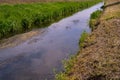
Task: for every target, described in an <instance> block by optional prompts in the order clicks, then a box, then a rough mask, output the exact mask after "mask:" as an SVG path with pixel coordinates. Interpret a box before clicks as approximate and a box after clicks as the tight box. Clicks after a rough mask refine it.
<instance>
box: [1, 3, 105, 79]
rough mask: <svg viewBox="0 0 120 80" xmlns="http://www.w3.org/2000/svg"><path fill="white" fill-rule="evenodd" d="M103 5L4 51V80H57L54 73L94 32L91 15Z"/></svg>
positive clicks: (53, 26)
mask: <svg viewBox="0 0 120 80" xmlns="http://www.w3.org/2000/svg"><path fill="white" fill-rule="evenodd" d="M102 5H103V3H100V4H97V5H95V6H93V7H91V8H89V9H86V10H83V11H80V12H78V13H76V14H74V15H72V16H70V17H68V18H65V19H62V20H61V21H59V22H58V23H54V24H52V25H51V26H49V27H48V29H47V31H45V32H44V33H42V34H40V35H39V36H35V37H33V38H32V39H30V40H27V41H26V42H24V43H22V44H20V45H18V46H16V47H10V48H4V49H0V80H45V79H48V80H53V79H54V74H53V69H54V68H56V70H58V71H59V70H61V69H62V63H61V62H62V60H63V59H65V58H67V57H68V56H69V55H71V54H75V53H77V51H78V49H79V45H78V43H79V38H80V35H81V34H82V32H83V31H84V30H85V31H87V32H90V28H89V26H88V20H89V18H90V14H91V13H92V12H94V11H95V10H97V9H99V8H100V7H101V6H102Z"/></svg>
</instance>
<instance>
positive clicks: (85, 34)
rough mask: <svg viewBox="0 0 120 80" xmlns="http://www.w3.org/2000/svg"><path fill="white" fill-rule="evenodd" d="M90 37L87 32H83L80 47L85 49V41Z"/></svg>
mask: <svg viewBox="0 0 120 80" xmlns="http://www.w3.org/2000/svg"><path fill="white" fill-rule="evenodd" d="M87 37H88V33H87V32H85V31H84V32H83V33H82V35H81V37H80V41H79V45H80V48H82V47H84V42H85V39H86V38H87Z"/></svg>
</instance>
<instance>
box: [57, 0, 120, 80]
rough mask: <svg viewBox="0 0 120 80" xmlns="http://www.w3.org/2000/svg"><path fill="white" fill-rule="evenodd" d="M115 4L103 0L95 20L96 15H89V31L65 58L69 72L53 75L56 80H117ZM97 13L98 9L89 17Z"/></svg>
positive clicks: (118, 19) (118, 16) (119, 17)
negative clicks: (79, 45)
mask: <svg viewBox="0 0 120 80" xmlns="http://www.w3.org/2000/svg"><path fill="white" fill-rule="evenodd" d="M118 3H120V2H119V0H105V7H104V11H103V13H102V15H101V16H100V15H99V16H100V18H99V19H98V21H97V22H96V21H95V20H96V17H95V18H94V17H92V18H93V21H91V22H92V29H93V32H92V33H91V34H89V36H88V37H87V38H86V39H82V42H83V43H82V47H81V49H80V52H79V53H78V55H77V56H75V57H74V58H72V60H71V59H70V60H69V61H67V64H66V65H67V66H68V67H69V71H68V70H66V71H65V72H63V73H60V74H58V75H56V79H57V80H120V64H119V63H120V10H119V7H120V4H118ZM106 6H107V7H106ZM100 13H101V12H100ZM97 14H99V12H98V11H97V12H95V13H93V14H92V16H93V15H94V16H96V15H97ZM99 16H97V17H99ZM96 23H97V24H96ZM84 35H85V33H84ZM66 65H65V66H66ZM69 65H71V66H69Z"/></svg>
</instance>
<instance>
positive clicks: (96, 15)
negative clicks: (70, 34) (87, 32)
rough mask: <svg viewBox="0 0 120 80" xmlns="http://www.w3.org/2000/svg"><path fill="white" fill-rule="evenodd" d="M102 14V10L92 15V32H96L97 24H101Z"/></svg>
mask: <svg viewBox="0 0 120 80" xmlns="http://www.w3.org/2000/svg"><path fill="white" fill-rule="evenodd" d="M101 13H102V11H101V10H97V11H95V12H93V13H92V14H91V18H90V27H91V29H92V30H94V29H95V28H96V27H95V26H97V24H99V23H98V19H99V17H100V15H101Z"/></svg>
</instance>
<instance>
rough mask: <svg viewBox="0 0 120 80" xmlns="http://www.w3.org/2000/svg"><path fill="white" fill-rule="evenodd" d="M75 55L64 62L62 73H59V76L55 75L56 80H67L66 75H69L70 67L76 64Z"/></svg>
mask: <svg viewBox="0 0 120 80" xmlns="http://www.w3.org/2000/svg"><path fill="white" fill-rule="evenodd" d="M76 57H77V55H73V56H71V57H70V58H69V59H68V60H64V62H63V64H64V69H65V71H64V72H60V73H59V74H56V76H55V78H56V80H69V79H68V78H67V75H68V74H69V73H70V71H71V69H72V67H73V66H74V63H75V62H76Z"/></svg>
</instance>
